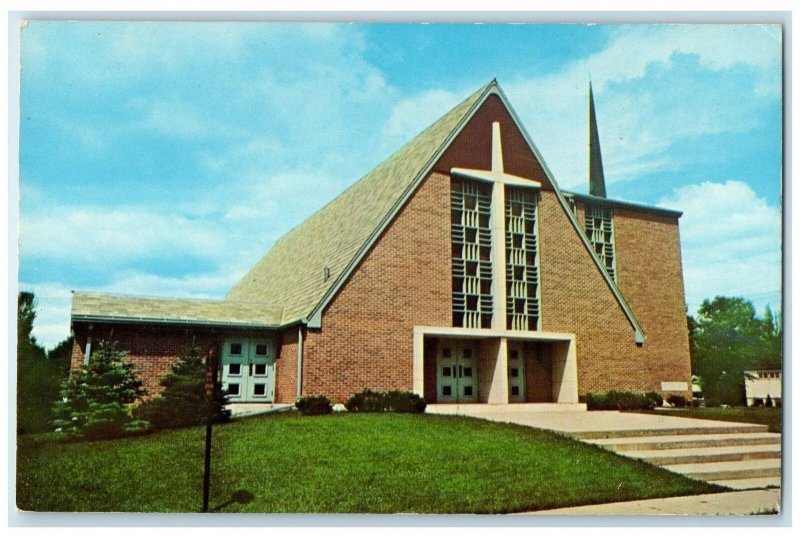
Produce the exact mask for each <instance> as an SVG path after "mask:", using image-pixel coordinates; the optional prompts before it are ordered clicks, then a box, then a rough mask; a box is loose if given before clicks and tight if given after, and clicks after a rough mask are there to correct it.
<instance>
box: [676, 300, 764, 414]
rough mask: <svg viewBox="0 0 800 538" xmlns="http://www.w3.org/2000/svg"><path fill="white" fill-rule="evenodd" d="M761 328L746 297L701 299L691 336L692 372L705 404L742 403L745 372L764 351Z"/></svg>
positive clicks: (755, 364)
mask: <svg viewBox="0 0 800 538" xmlns="http://www.w3.org/2000/svg"><path fill="white" fill-rule="evenodd" d="M689 326H690V329H692V320H691V318H690V321H689ZM763 327H764V326H763V324H762V322H761V320H759V319H758V318H757V317H756V313H755V309H754V308H753V304H752V303H751V302H750V301H748V300H746V299H743V298H741V297H715V298H714V299H713V300H708V299H706V300H705V301H703V304H702V305H701V306H700V308H699V309H698V313H697V319H696V320H694V327H693V330H692V332H691V333H690V337H691V351H692V371H693V372H694V373H695V374H696V375H699V376H700V378H701V381H702V384H703V393H704V395H705V398H706V402H707V403H708V404H710V405H715V404H718V403H726V404H730V405H740V404H742V403H744V371H745V370H749V369H752V368H754V367H756V366H757V364H758V362H759V357H760V356H761V354H762V353H763V352H764V349H763V336H764V331H763Z"/></svg>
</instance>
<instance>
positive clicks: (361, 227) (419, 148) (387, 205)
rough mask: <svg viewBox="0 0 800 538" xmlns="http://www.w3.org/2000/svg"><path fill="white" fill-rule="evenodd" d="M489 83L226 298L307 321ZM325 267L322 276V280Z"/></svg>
mask: <svg viewBox="0 0 800 538" xmlns="http://www.w3.org/2000/svg"><path fill="white" fill-rule="evenodd" d="M495 84H496V83H495V82H494V81H493V82H491V83H490V84H487V85H486V86H484V87H482V88H481V89H479V90H478V91H476V92H475V93H473V94H472V95H470V96H469V97H468V98H467V99H465V100H464V101H463V102H461V103H460V104H459V105H457V106H456V107H455V108H453V109H452V110H451V111H450V112H448V113H447V114H446V115H445V116H444V117H442V118H441V119H439V120H438V121H436V122H435V123H434V124H433V125H431V126H430V127H428V128H427V129H425V131H423V132H422V133H421V134H419V135H418V136H417V137H416V138H414V139H413V140H411V142H409V143H408V144H406V145H405V146H403V147H402V148H401V149H400V150H398V151H397V152H396V153H394V154H393V155H392V156H391V157H389V158H388V159H387V160H385V161H384V162H383V163H381V164H380V165H378V167H377V168H375V169H374V170H372V171H371V172H369V173H368V174H367V175H365V176H364V177H362V178H361V179H360V180H359V181H357V182H356V183H355V184H353V185H352V186H351V187H350V188H348V189H347V190H346V191H344V192H343V193H342V194H340V195H339V196H338V197H337V198H335V199H334V200H333V201H331V202H330V203H329V204H328V205H326V206H325V207H323V208H322V209H321V210H319V211H318V212H317V213H315V214H314V215H312V216H311V217H309V218H308V219H307V220H306V221H304V222H303V223H302V224H300V225H299V226H297V227H296V228H295V229H293V230H292V231H290V232H289V233H288V234H286V235H285V236H283V237H282V238H281V239H280V240H278V242H277V243H275V245H274V246H273V247H272V248H271V249H270V250H269V252H267V253H266V255H264V257H263V258H261V260H259V262H258V263H256V265H255V266H253V268H252V269H251V270H250V271H249V272H248V273H247V274H246V275H245V276H244V278H242V280H241V281H240V282H239V283H238V284H236V285H235V286H234V287H233V289H231V291H230V292H229V293H228V295H227V297H226V301H267V302H270V303H272V304H280V305H283V306H284V307H285V311H284V322H286V323H288V322H291V321H295V320H298V319H305V318H307V317H308V316H310V314H311V313H312V311H313V310H314V308H315V307H316V306H317V305H318V304H319V303H320V301H321V300H322V299H323V297H324V296H325V295H326V293H327V292H328V291H329V290H330V289H332V288H333V287H334V285H336V284H337V283H338V281H339V280H340V278H342V277H343V276H344V274H345V270H346V269H347V268H348V266H349V265H350V264H351V262H353V261H354V260H356V258H357V256H358V254H359V253H360V252H361V250H362V249H363V248H365V247H366V245H368V243H369V242H370V240H371V238H372V237H373V235H374V234H375V233H376V232H377V231H378V230H380V228H381V224H382V223H383V222H384V221H386V220H387V219H388V218H390V216H391V215H392V214H393V210H394V209H395V208H396V206H397V205H398V204H399V203H401V201H402V200H403V199H404V194H405V193H406V192H407V191H408V190H409V189H410V188H412V186H413V185H415V183H416V181H415V180H416V179H417V178H418V177H419V176H420V174H422V173H423V172H424V170H425V169H426V167H427V165H428V164H432V163H431V161H432V160H433V159H434V157H435V156H436V155H437V153H438V152H439V150H440V149H442V148H443V146H444V145H445V144H446V142H448V141H449V139H450V137H451V135H452V134H453V132H454V131H456V130H457V128H458V127H459V126H460V125H461V123H462V122H463V121H465V120H466V119H467V118H468V117H469V115H470V113H471V111H472V110H473V107H475V106H476V105H477V104H478V103H480V102H481V100H482V97H483V96H484V95H485V94H486V93H487V92H488V91H489V89H490V88H491V87H492V86H493V85H495ZM325 268H328V270H329V272H330V273H329V275H328V277H327V278H326V275H325Z"/></svg>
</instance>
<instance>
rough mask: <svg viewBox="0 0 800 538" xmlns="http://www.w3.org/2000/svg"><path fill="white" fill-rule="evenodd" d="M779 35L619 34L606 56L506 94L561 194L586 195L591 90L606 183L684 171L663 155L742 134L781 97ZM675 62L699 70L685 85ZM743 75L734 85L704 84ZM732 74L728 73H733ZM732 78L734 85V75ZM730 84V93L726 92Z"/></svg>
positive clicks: (735, 30) (679, 30)
mask: <svg viewBox="0 0 800 538" xmlns="http://www.w3.org/2000/svg"><path fill="white" fill-rule="evenodd" d="M779 31H780V30H779V28H778V27H777V26H748V25H738V26H737V25H722V26H713V25H664V26H651V25H647V26H623V27H621V28H619V29H618V30H617V31H616V32H615V33H614V34H613V35H612V37H611V40H610V43H609V45H608V46H607V47H606V48H605V49H603V50H602V51H600V52H598V53H596V54H593V55H591V56H589V57H588V58H586V59H582V60H579V61H576V62H573V63H572V64H570V65H569V66H568V67H567V68H565V69H563V70H561V71H558V72H556V73H553V74H549V75H546V76H542V77H537V78H532V79H521V80H517V81H514V82H512V83H510V84H504V89H505V90H506V92H507V93H508V95H509V98H510V100H511V102H512V103H513V104H514V107H515V108H516V110H517V112H518V113H519V115H520V117H521V119H522V121H523V123H524V124H525V125H526V127H527V129H528V131H529V132H530V133H531V136H532V137H533V140H534V141H535V142H536V144H537V146H538V147H539V149H540V150H541V152H542V154H543V156H544V158H545V160H546V161H547V164H548V165H549V167H550V168H551V169H552V170H553V172H554V174H555V176H556V180H557V181H558V182H559V185H561V186H562V187H565V188H568V189H579V190H585V188H586V185H587V184H588V183H587V177H588V150H587V146H588V145H587V130H588V127H587V126H588V105H587V86H588V81H589V79H590V78H591V80H592V84H593V86H594V90H595V101H596V103H597V115H598V123H599V128H600V136H601V146H602V148H603V162H604V165H605V170H606V182H607V183H608V184H613V183H616V182H621V181H629V180H632V179H635V178H636V177H637V175H638V174H642V173H645V172H651V171H654V170H664V169H675V168H678V167H680V166H681V165H684V164H685V163H683V162H681V160H680V156H675V155H670V156H669V157H667V153H668V152H669V150H670V149H671V148H672V147H673V146H674V145H675V144H676V143H678V142H680V141H685V140H687V139H689V138H691V137H693V136H698V135H702V134H708V133H720V132H745V131H747V130H748V129H750V128H751V127H753V126H754V125H755V123H756V122H758V121H759V113H758V112H759V111H760V107H761V106H763V103H764V99H769V100H771V101H773V102H774V101H776V100H779V99H780V95H781V83H782V81H781V70H780V68H781V64H780V61H781V54H780V37H779ZM680 55H690V56H689V58H694V59H696V61H697V62H698V63H699V67H700V69H695V70H694V72H693V73H692V74H691V75H689V74H687V73H684V72H683V71H681V70H680V69H681V67H680V65H679V61H678V60H679V59H680V58H681V56H680ZM734 67H744V68H746V69H747V70H748V71H747V74H746V75H739V76H741V77H744V78H737V79H736V80H737V82H742V81H745V80H746V81H747V82H746V83H740V84H738V85H733V86H728V85H725V84H722V85H720V83H719V81H720V80H721V79H719V78H718V77H717V78H715V79H714V84H709V80H708V79H707V78H703V74H704V73H706V74H709V73H711V72H712V71H713V72H719V71H721V70H726V69H728V70H732V68H734ZM730 72H731V73H733V71H730ZM731 76H734V75H731ZM730 84H733V83H730Z"/></svg>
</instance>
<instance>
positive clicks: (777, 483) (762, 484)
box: [711, 476, 781, 489]
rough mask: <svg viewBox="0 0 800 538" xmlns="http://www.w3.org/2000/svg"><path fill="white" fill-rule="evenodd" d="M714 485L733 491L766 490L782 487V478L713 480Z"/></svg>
mask: <svg viewBox="0 0 800 538" xmlns="http://www.w3.org/2000/svg"><path fill="white" fill-rule="evenodd" d="M711 483H712V484H717V485H719V486H725V487H727V488H731V489H764V488H779V487H781V477H780V476H764V477H761V478H735V479H728V480H711Z"/></svg>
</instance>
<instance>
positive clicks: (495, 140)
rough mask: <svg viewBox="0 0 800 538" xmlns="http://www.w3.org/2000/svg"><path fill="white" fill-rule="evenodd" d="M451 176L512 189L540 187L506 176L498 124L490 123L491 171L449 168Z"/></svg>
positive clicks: (532, 182)
mask: <svg viewBox="0 0 800 538" xmlns="http://www.w3.org/2000/svg"><path fill="white" fill-rule="evenodd" d="M450 173H451V174H457V175H459V176H467V177H470V178H473V179H479V180H481V181H489V182H492V183H502V184H504V185H511V186H514V187H541V186H542V184H541V183H539V182H538V181H534V180H532V179H526V178H524V177H519V176H515V175H513V174H506V173H505V171H504V169H503V144H502V142H501V140H500V122H499V121H495V122H493V123H492V169H491V170H475V169H472V168H451V169H450Z"/></svg>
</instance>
